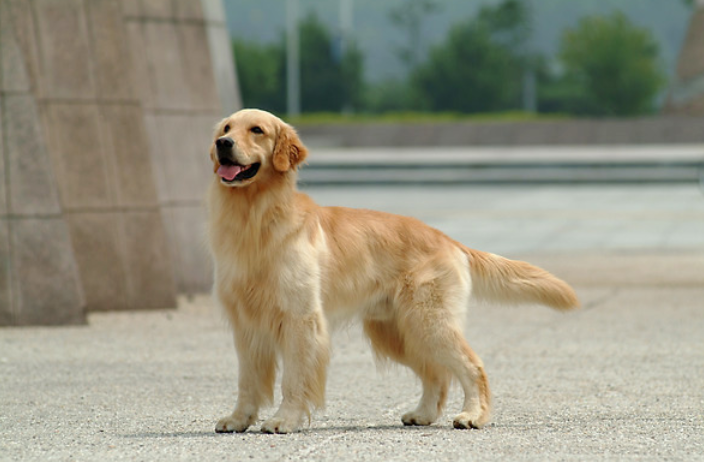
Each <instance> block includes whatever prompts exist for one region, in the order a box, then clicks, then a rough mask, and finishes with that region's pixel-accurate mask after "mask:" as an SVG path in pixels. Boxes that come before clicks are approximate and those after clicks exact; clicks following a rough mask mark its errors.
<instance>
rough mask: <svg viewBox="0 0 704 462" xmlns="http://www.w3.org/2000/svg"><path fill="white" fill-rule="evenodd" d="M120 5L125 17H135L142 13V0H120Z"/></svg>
mask: <svg viewBox="0 0 704 462" xmlns="http://www.w3.org/2000/svg"><path fill="white" fill-rule="evenodd" d="M120 7H121V8H122V14H123V15H124V17H125V18H136V17H139V16H140V15H141V14H142V0H120Z"/></svg>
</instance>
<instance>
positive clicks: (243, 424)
mask: <svg viewBox="0 0 704 462" xmlns="http://www.w3.org/2000/svg"><path fill="white" fill-rule="evenodd" d="M235 346H236V348H237V359H238V362H239V380H238V387H239V390H238V395H237V405H236V406H235V410H234V412H233V413H232V414H231V415H229V416H227V417H223V418H222V419H220V421H219V422H218V423H217V425H216V426H215V431H216V432H218V433H232V432H238V433H241V432H243V431H245V430H247V428H249V426H250V425H252V424H253V423H254V421H255V420H257V414H258V412H259V408H260V407H261V406H262V405H264V404H267V403H270V402H271V401H272V399H273V396H274V382H275V380H276V351H275V343H274V340H273V339H272V338H271V337H270V336H269V335H267V334H264V333H262V332H260V331H254V330H246V329H236V330H235Z"/></svg>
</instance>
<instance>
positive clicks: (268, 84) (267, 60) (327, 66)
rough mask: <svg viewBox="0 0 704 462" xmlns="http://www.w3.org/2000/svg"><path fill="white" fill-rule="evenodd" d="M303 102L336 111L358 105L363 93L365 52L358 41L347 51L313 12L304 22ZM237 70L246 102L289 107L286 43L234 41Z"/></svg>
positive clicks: (307, 106) (308, 108)
mask: <svg viewBox="0 0 704 462" xmlns="http://www.w3.org/2000/svg"><path fill="white" fill-rule="evenodd" d="M299 34H300V47H301V51H300V59H301V105H302V110H303V111H304V112H314V111H329V112H337V111H341V110H342V109H343V108H345V109H347V108H349V109H355V108H357V107H359V105H360V104H361V99H362V92H363V86H364V82H363V64H364V63H363V56H362V53H361V52H360V51H359V49H358V48H357V47H356V45H355V44H354V43H352V44H350V45H349V46H348V47H347V49H346V50H345V51H344V52H342V51H341V50H340V49H339V48H340V47H339V46H337V47H336V46H335V45H336V44H335V42H334V40H333V39H332V37H331V35H330V33H329V32H328V30H327V28H326V27H325V26H324V25H323V24H322V23H321V22H320V21H319V20H318V18H317V17H316V16H314V15H310V16H308V17H307V18H306V19H304V20H303V21H301V23H300V24H299ZM233 50H234V53H235V62H236V63H237V75H238V78H239V83H240V90H241V92H242V99H243V102H244V105H245V106H247V107H257V108H261V109H265V110H268V111H272V112H276V113H283V112H285V111H286V51H285V50H286V47H285V43H284V39H283V36H282V39H281V40H280V41H279V42H278V43H276V44H272V45H259V44H256V43H251V42H246V41H241V40H235V41H234V42H233Z"/></svg>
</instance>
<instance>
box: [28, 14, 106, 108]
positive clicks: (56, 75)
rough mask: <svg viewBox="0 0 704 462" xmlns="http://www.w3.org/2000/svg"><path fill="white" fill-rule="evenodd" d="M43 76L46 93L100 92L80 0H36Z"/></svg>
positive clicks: (58, 95) (76, 94)
mask: <svg viewBox="0 0 704 462" xmlns="http://www.w3.org/2000/svg"><path fill="white" fill-rule="evenodd" d="M34 5H35V7H36V8H35V9H36V15H37V20H38V28H37V29H38V31H39V46H40V50H41V52H40V56H42V57H43V66H42V74H41V75H42V77H43V78H44V79H45V81H46V91H47V96H49V97H52V98H70V99H93V98H95V97H96V96H97V94H96V85H95V82H94V79H93V61H92V59H91V53H90V45H89V43H90V39H89V34H88V28H87V24H86V15H85V9H84V5H83V1H81V0H63V1H60V2H59V1H56V0H35V2H34Z"/></svg>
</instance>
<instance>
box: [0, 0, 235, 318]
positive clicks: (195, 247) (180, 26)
mask: <svg viewBox="0 0 704 462" xmlns="http://www.w3.org/2000/svg"><path fill="white" fill-rule="evenodd" d="M220 1H221V0H202V1H197V0H148V1H146V0H0V141H1V142H0V264H1V265H0V325H15V324H58V323H65V322H82V321H83V320H84V312H85V309H84V307H85V308H87V309H88V310H113V309H139V308H165V307H173V306H175V295H176V293H177V292H201V291H206V290H208V289H209V287H210V284H211V274H210V271H211V270H210V262H209V258H208V257H207V255H206V253H205V250H204V245H203V237H202V234H203V226H204V225H203V223H204V221H205V220H204V207H203V195H204V192H205V188H206V184H207V183H208V181H209V179H210V177H211V175H212V172H211V171H210V165H209V161H208V152H207V150H208V145H209V143H210V141H211V140H210V138H211V133H212V127H213V126H214V124H215V123H216V122H217V121H218V120H219V119H220V118H221V117H222V114H223V106H227V107H228V111H230V110H235V109H237V108H238V105H239V104H240V103H239V98H238V91H237V88H236V80H235V78H234V69H233V68H232V54H231V51H230V48H229V37H227V34H226V31H225V29H224V24H225V21H224V17H222V5H221V4H220ZM213 56H216V59H213ZM223 59H224V61H223V62H224V64H220V61H221V60H223ZM228 67H229V76H228V75H227V74H228ZM216 77H217V78H216ZM221 100H222V101H223V103H221Z"/></svg>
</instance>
